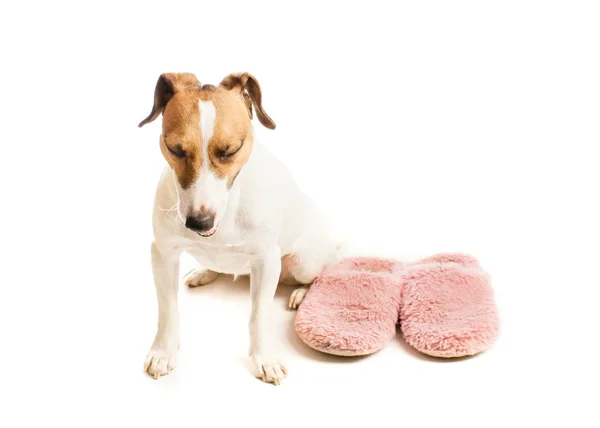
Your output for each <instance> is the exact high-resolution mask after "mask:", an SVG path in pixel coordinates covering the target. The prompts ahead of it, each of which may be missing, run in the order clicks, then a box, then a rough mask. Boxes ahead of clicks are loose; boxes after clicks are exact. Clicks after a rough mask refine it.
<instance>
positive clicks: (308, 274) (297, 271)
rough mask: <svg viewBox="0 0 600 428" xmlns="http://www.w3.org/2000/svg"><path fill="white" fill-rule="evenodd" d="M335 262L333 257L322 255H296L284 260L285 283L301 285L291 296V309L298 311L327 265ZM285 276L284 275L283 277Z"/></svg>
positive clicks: (282, 261)
mask: <svg viewBox="0 0 600 428" xmlns="http://www.w3.org/2000/svg"><path fill="white" fill-rule="evenodd" d="M332 260H334V258H333V257H332V256H331V257H323V255H322V254H314V253H307V252H305V253H301V252H299V253H295V254H289V255H286V256H285V257H283V258H282V260H281V263H282V271H284V272H285V277H284V278H283V279H285V283H286V284H294V285H296V284H297V285H301V287H299V288H296V289H295V290H294V291H293V292H292V294H291V295H290V299H289V302H288V306H289V308H290V309H298V306H300V303H302V300H304V296H305V295H306V293H307V292H308V289H309V288H310V285H311V284H312V282H313V281H314V280H315V278H316V277H317V276H318V275H319V274H320V273H321V272H322V271H323V269H324V268H325V265H326V264H327V263H329V262H330V261H332ZM282 276H283V275H282Z"/></svg>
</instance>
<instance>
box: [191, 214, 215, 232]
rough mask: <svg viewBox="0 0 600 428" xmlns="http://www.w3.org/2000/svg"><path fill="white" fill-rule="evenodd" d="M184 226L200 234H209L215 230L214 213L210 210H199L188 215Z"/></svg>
mask: <svg viewBox="0 0 600 428" xmlns="http://www.w3.org/2000/svg"><path fill="white" fill-rule="evenodd" d="M185 227H187V228H188V229H190V230H192V231H194V232H196V233H198V234H199V235H202V236H210V235H212V234H214V233H215V232H216V231H217V228H216V227H215V214H214V213H212V212H201V213H200V214H198V215H195V216H188V218H187V219H186V220H185Z"/></svg>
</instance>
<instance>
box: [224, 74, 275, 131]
mask: <svg viewBox="0 0 600 428" xmlns="http://www.w3.org/2000/svg"><path fill="white" fill-rule="evenodd" d="M219 86H221V87H223V88H225V89H228V90H236V91H239V92H240V93H241V94H242V96H243V97H244V102H245V103H246V107H248V113H249V115H250V118H252V106H254V109H255V110H256V116H258V120H259V121H260V123H262V124H263V126H264V127H266V128H269V129H275V122H273V119H271V118H270V117H269V115H268V114H267V113H266V112H265V110H264V109H263V106H262V92H261V90H260V85H259V84H258V80H256V77H254V76H252V75H251V74H250V73H234V74H230V75H229V76H227V77H226V78H224V79H223V80H222V81H221V83H220V84H219Z"/></svg>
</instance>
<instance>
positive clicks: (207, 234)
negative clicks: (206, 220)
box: [198, 224, 219, 238]
mask: <svg viewBox="0 0 600 428" xmlns="http://www.w3.org/2000/svg"><path fill="white" fill-rule="evenodd" d="M218 228H219V225H218V224H216V225H214V226H213V227H212V229H210V230H207V231H205V232H198V235H200V236H202V237H203V238H208V237H209V236H213V235H214V234H215V233H216V232H217V229H218Z"/></svg>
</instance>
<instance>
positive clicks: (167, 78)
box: [138, 73, 200, 128]
mask: <svg viewBox="0 0 600 428" xmlns="http://www.w3.org/2000/svg"><path fill="white" fill-rule="evenodd" d="M199 86H200V82H199V81H198V79H197V78H196V76H194V75H193V74H192V73H163V74H161V75H160V77H159V78H158V81H157V82H156V87H155V88H154V105H153V106H152V111H151V112H150V114H149V115H148V117H147V118H146V119H144V120H142V121H141V122H140V123H139V125H138V127H140V128H141V127H142V126H144V125H146V124H147V123H150V122H152V121H153V120H154V119H156V118H157V117H158V116H160V114H161V113H162V112H163V111H164V110H165V107H166V105H167V103H168V102H169V100H170V99H171V98H172V97H173V95H175V93H176V92H178V91H182V90H185V89H189V88H197V87H199Z"/></svg>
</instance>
